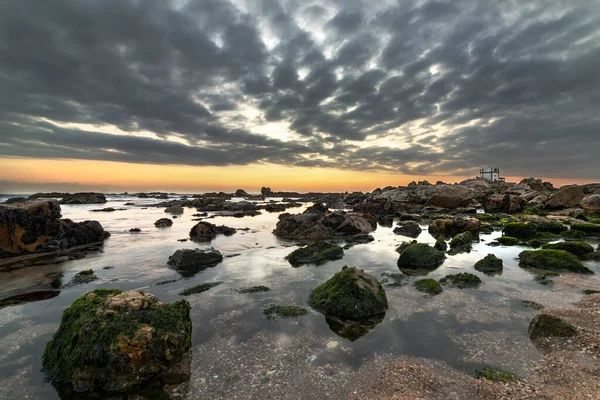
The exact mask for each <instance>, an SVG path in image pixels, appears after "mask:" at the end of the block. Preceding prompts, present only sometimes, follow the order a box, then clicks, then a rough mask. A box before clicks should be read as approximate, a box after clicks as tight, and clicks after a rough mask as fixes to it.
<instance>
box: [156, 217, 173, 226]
mask: <svg viewBox="0 0 600 400" xmlns="http://www.w3.org/2000/svg"><path fill="white" fill-rule="evenodd" d="M172 225H173V220H171V219H170V218H161V219H159V220H158V221H156V222H155V223H154V226H155V227H157V228H168V227H170V226H172Z"/></svg>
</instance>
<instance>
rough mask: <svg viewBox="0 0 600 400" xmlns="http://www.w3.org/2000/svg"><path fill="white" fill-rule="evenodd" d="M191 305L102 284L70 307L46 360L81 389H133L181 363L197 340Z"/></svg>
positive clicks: (49, 370)
mask: <svg viewBox="0 0 600 400" xmlns="http://www.w3.org/2000/svg"><path fill="white" fill-rule="evenodd" d="M191 332H192V321H191V318H190V305H189V303H188V302H187V301H185V300H181V301H178V302H176V303H173V304H163V303H162V302H160V301H159V300H158V299H157V298H156V297H155V296H153V295H151V294H149V293H143V292H135V291H129V292H121V291H120V290H109V289H97V290H95V291H93V292H90V293H87V294H86V295H84V296H82V297H80V298H79V299H77V300H75V302H73V304H72V305H71V306H70V307H69V308H68V309H66V310H65V312H64V313H63V316H62V320H61V324H60V327H59V328H58V331H57V332H56V333H55V334H54V336H53V338H52V340H51V341H50V342H49V343H48V345H47V346H46V350H45V351H44V355H43V358H42V363H43V366H44V370H45V372H46V375H47V377H48V379H49V380H50V381H51V382H53V383H62V384H71V385H72V386H73V389H74V390H75V391H77V392H85V391H97V390H104V391H127V390H128V389H130V388H132V387H133V386H135V385H140V384H143V383H144V382H145V381H147V380H149V379H156V376H157V375H158V374H162V373H164V372H166V371H168V370H169V369H170V368H172V367H175V366H176V364H177V363H178V362H180V361H181V360H182V358H183V357H184V354H185V353H186V352H187V351H188V350H189V349H190V346H191Z"/></svg>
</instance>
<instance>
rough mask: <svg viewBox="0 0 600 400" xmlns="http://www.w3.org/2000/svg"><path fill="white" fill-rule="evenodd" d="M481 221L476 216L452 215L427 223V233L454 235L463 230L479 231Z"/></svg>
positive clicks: (435, 235) (437, 235)
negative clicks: (451, 216)
mask: <svg viewBox="0 0 600 400" xmlns="http://www.w3.org/2000/svg"><path fill="white" fill-rule="evenodd" d="M480 229H481V222H480V221H479V220H478V219H477V218H471V217H460V216H458V217H453V218H441V219H436V220H434V221H432V222H431V224H429V233H430V234H431V235H432V236H433V237H436V238H437V237H439V236H448V237H449V236H455V235H457V234H459V233H463V232H479V230H480Z"/></svg>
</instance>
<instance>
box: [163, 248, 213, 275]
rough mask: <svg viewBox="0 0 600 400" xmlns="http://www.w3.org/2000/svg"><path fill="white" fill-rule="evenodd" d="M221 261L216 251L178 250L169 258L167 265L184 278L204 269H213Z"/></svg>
mask: <svg viewBox="0 0 600 400" xmlns="http://www.w3.org/2000/svg"><path fill="white" fill-rule="evenodd" d="M221 261H223V255H221V253H220V252H219V251H218V250H215V249H208V250H201V249H180V250H177V251H176V252H175V253H173V255H172V256H170V257H169V261H168V262H167V264H169V265H170V266H172V267H173V268H174V269H175V270H176V271H177V272H179V273H180V274H181V275H182V276H184V277H189V276H192V275H194V274H196V273H197V272H199V271H202V270H203V269H206V268H211V267H214V266H215V265H217V264H219V263H220V262H221Z"/></svg>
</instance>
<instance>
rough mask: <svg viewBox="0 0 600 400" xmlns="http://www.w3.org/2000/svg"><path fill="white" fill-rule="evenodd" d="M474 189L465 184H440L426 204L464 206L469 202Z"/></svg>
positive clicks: (449, 206) (444, 206)
mask: <svg viewBox="0 0 600 400" xmlns="http://www.w3.org/2000/svg"><path fill="white" fill-rule="evenodd" d="M474 196H475V191H474V190H473V189H471V188H469V187H467V186H462V185H452V186H450V185H446V186H441V187H440V188H439V189H438V190H437V191H436V192H435V193H434V194H433V195H432V196H431V197H430V198H429V200H428V201H427V205H428V206H432V207H441V208H452V209H453V208H459V207H466V206H468V205H469V203H471V201H472V200H473V197H474Z"/></svg>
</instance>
